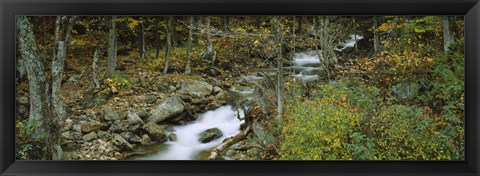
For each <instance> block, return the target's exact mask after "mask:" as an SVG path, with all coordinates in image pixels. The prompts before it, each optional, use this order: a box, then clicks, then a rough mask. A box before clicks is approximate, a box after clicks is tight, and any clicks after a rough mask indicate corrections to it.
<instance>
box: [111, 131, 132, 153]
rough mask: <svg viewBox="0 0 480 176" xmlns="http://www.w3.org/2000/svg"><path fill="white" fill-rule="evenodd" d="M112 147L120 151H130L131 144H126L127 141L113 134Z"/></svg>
mask: <svg viewBox="0 0 480 176" xmlns="http://www.w3.org/2000/svg"><path fill="white" fill-rule="evenodd" d="M112 143H113V145H115V146H116V147H118V148H120V149H122V150H127V151H132V150H133V146H132V144H130V143H128V142H127V140H125V139H124V138H123V137H122V136H120V135H119V134H114V136H113V139H112Z"/></svg>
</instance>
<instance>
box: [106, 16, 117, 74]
mask: <svg viewBox="0 0 480 176" xmlns="http://www.w3.org/2000/svg"><path fill="white" fill-rule="evenodd" d="M116 38H117V37H116V29H115V16H112V17H111V18H110V30H109V33H108V65H107V77H109V78H111V77H112V76H113V72H114V71H115V67H116V66H117V58H116V55H117V53H116V45H117V44H116V43H117V41H116V40H117V39H116Z"/></svg>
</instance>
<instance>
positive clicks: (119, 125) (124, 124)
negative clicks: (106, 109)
mask: <svg viewBox="0 0 480 176" xmlns="http://www.w3.org/2000/svg"><path fill="white" fill-rule="evenodd" d="M129 127H130V123H129V122H128V121H126V120H117V121H115V122H113V124H112V126H110V128H109V129H108V130H110V131H111V132H115V133H119V132H127V131H131V129H130V128H129Z"/></svg>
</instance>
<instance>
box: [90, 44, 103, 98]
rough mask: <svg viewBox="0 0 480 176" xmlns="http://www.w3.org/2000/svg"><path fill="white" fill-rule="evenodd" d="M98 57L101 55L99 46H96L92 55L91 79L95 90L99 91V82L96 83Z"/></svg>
mask: <svg viewBox="0 0 480 176" xmlns="http://www.w3.org/2000/svg"><path fill="white" fill-rule="evenodd" d="M100 55H102V53H101V50H100V46H97V47H96V48H95V53H93V63H92V68H93V71H92V78H93V84H94V86H95V89H100V82H99V81H98V78H97V75H98V73H97V72H98V60H99V57H100Z"/></svg>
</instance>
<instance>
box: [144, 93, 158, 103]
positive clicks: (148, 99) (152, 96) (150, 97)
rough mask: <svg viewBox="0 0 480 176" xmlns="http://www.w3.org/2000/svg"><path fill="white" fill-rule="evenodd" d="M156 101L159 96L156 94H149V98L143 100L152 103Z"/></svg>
mask: <svg viewBox="0 0 480 176" xmlns="http://www.w3.org/2000/svg"><path fill="white" fill-rule="evenodd" d="M155 101H157V97H156V96H155V95H149V96H148V97H147V98H145V101H143V102H144V103H147V104H152V103H155Z"/></svg>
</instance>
